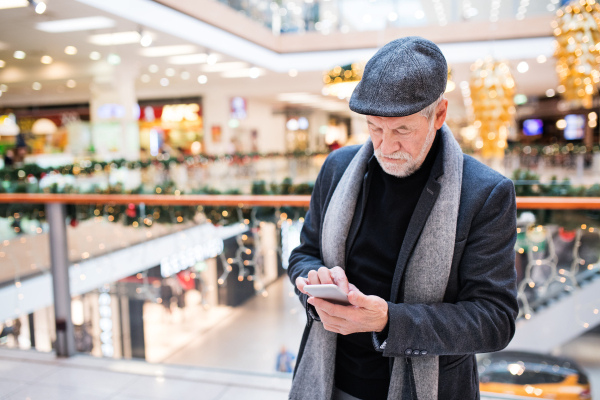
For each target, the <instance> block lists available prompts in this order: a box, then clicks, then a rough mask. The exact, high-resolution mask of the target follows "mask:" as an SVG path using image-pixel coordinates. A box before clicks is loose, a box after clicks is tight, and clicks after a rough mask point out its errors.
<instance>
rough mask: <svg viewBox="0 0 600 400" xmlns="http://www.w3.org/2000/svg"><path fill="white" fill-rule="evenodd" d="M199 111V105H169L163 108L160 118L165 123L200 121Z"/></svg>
mask: <svg viewBox="0 0 600 400" xmlns="http://www.w3.org/2000/svg"><path fill="white" fill-rule="evenodd" d="M199 111H200V105H199V104H169V105H166V106H164V107H163V109H162V116H161V117H160V118H161V119H162V120H163V121H164V122H182V121H184V120H185V121H198V119H199V118H200V117H199V116H198V112H199Z"/></svg>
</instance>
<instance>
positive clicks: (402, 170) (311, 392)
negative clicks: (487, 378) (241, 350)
mask: <svg viewBox="0 0 600 400" xmlns="http://www.w3.org/2000/svg"><path fill="white" fill-rule="evenodd" d="M447 74H448V71H447V64H446V60H445V58H444V56H443V55H442V53H441V51H440V49H439V48H438V47H437V46H436V45H435V44H434V43H432V42H430V41H428V40H425V39H423V38H419V37H406V38H402V39H398V40H395V41H393V42H390V43H388V44H387V45H386V46H384V47H383V48H382V49H381V50H379V51H378V52H377V54H375V56H374V57H373V58H372V59H371V60H370V61H369V62H368V63H367V65H366V68H365V70H364V74H363V78H362V81H361V82H360V83H359V85H358V86H357V87H356V90H355V91H354V93H353V94H352V98H351V99H350V109H352V110H353V111H355V112H357V113H360V114H364V115H366V119H367V124H368V129H369V133H370V140H368V141H367V143H365V144H364V145H362V146H351V147H346V148H342V149H340V150H337V151H335V152H333V153H331V155H330V156H329V157H328V158H327V160H326V161H325V163H324V165H323V168H322V169H321V172H320V174H319V176H318V178H317V181H316V184H315V188H314V191H313V195H312V199H311V203H310V209H309V211H308V213H307V215H306V219H305V222H304V227H303V229H302V233H301V245H300V246H298V247H297V248H296V249H295V250H294V251H293V253H292V255H291V257H290V264H289V268H288V272H289V275H290V278H291V279H292V281H293V282H295V284H296V288H297V294H298V295H299V296H300V300H301V302H302V303H303V304H304V306H305V307H306V309H307V316H308V323H307V326H306V329H305V331H304V335H303V337H302V343H301V346H300V351H299V354H298V361H297V364H296V370H295V375H294V380H293V383H292V389H291V391H290V399H293V400H301V399H302V400H303V399H311V400H313V399H314V400H329V399H334V400H338V399H348V400H352V399H354V400H355V399H362V400H371V399H373V400H380V399H381V400H384V399H390V400H409V399H411V400H417V399H418V400H432V399H440V400H452V399H457V400H458V399H460V400H468V399H478V398H479V381H478V373H477V362H476V360H475V355H474V354H475V353H482V352H492V351H497V350H501V349H503V348H504V347H506V346H507V345H508V343H509V342H510V340H511V339H512V336H513V334H514V331H515V318H516V315H517V312H518V305H517V300H516V272H515V268H514V244H515V240H516V205H515V193H514V187H513V184H512V182H511V181H510V180H509V179H506V178H505V177H503V176H502V175H500V174H499V173H497V172H494V171H493V170H491V169H490V168H488V167H486V166H485V165H483V164H481V163H479V162H478V161H476V160H475V159H473V158H472V157H469V156H467V155H464V154H463V153H462V151H461V149H460V147H459V145H458V143H457V142H456V140H455V139H454V136H453V135H452V132H450V130H449V128H448V127H447V126H446V125H445V124H444V121H445V118H446V112H447V107H448V101H447V100H445V99H444V91H445V88H446V80H447ZM328 283H333V284H335V285H337V286H339V287H340V288H341V289H342V290H343V291H344V292H346V293H347V294H348V299H349V301H350V303H351V305H349V306H343V305H337V304H332V303H330V302H327V301H325V300H323V299H318V298H314V297H309V296H308V294H307V293H306V291H305V286H306V285H313V284H328Z"/></svg>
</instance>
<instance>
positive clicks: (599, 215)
mask: <svg viewBox="0 0 600 400" xmlns="http://www.w3.org/2000/svg"><path fill="white" fill-rule="evenodd" d="M512 180H513V182H514V184H515V193H516V195H517V196H523V197H533V196H544V197H600V184H597V183H596V184H594V185H592V186H590V187H585V186H573V185H571V181H570V180H569V178H565V179H564V180H562V181H559V180H558V179H557V178H556V177H555V176H553V177H552V178H551V179H550V182H548V183H546V184H543V183H541V181H540V176H539V175H538V174H536V173H535V172H532V171H530V170H526V169H517V170H515V171H514V172H513V175H512ZM525 212H528V213H533V214H534V216H535V219H536V224H542V225H547V224H556V225H558V226H561V227H563V228H564V229H566V230H573V229H576V228H578V227H580V226H581V225H584V224H585V225H588V226H592V225H595V226H598V225H599V224H600V211H595V210H524V209H522V210H519V215H521V214H522V213H525Z"/></svg>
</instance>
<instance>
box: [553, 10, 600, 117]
mask: <svg viewBox="0 0 600 400" xmlns="http://www.w3.org/2000/svg"><path fill="white" fill-rule="evenodd" d="M599 22H600V5H598V4H596V1H595V0H576V1H571V2H570V3H569V4H568V5H566V6H565V7H563V8H561V9H559V10H558V11H557V12H556V19H555V20H554V21H552V28H554V36H555V37H556V40H555V42H554V46H555V52H554V55H555V57H556V58H557V60H558V61H557V64H556V72H557V73H558V78H559V80H560V85H559V86H558V90H557V91H558V93H562V94H563V96H564V98H565V100H567V101H569V102H573V103H575V105H582V106H584V107H585V108H591V107H592V98H593V95H594V94H595V93H597V88H596V84H597V83H598V82H600V68H599V65H600V30H599V29H598V23H599Z"/></svg>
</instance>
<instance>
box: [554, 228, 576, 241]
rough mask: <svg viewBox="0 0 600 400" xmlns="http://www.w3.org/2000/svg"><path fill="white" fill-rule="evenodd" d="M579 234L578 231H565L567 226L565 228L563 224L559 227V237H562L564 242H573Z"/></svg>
mask: <svg viewBox="0 0 600 400" xmlns="http://www.w3.org/2000/svg"><path fill="white" fill-rule="evenodd" d="M576 235H577V232H576V231H574V230H573V231H565V228H563V227H562V226H561V227H560V228H558V237H560V238H561V240H562V241H563V242H567V243H569V242H572V241H573V240H575V236H576Z"/></svg>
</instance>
